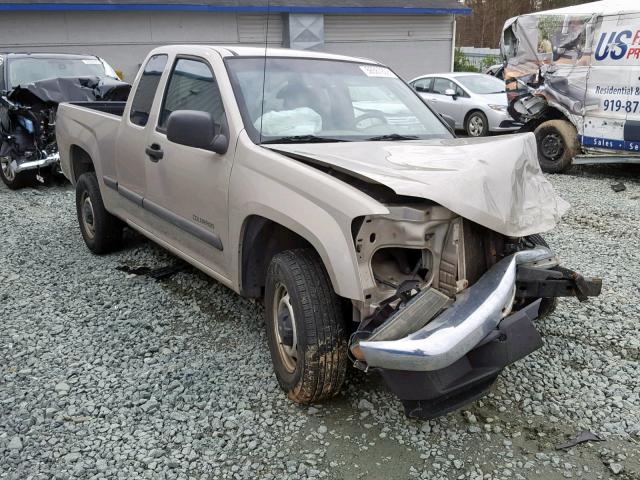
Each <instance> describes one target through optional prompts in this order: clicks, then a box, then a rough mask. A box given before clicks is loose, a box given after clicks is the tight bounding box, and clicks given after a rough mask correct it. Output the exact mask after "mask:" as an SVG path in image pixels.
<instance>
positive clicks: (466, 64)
mask: <svg viewBox="0 0 640 480" xmlns="http://www.w3.org/2000/svg"><path fill="white" fill-rule="evenodd" d="M453 71H454V72H477V71H478V69H477V68H476V67H475V66H474V65H473V63H471V62H470V61H469V59H468V58H467V56H466V55H465V54H464V53H462V50H460V49H459V48H456V51H455V52H454V54H453Z"/></svg>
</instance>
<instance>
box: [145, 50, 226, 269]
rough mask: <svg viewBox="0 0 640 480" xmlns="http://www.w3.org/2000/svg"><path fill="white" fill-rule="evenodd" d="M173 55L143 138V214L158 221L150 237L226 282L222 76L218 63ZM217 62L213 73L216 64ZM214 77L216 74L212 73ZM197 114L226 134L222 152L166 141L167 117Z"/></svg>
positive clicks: (215, 59)
mask: <svg viewBox="0 0 640 480" xmlns="http://www.w3.org/2000/svg"><path fill="white" fill-rule="evenodd" d="M207 57H208V58H204V56H203V57H198V56H181V55H177V56H175V58H173V59H172V67H171V71H170V73H169V77H168V79H167V82H166V87H165V89H164V96H163V98H162V103H161V105H160V109H159V112H158V115H157V121H156V122H155V123H156V124H155V128H154V129H153V130H152V131H151V132H150V135H149V137H147V147H146V148H147V149H150V150H147V152H148V153H149V154H148V158H147V162H146V164H145V165H146V169H145V175H146V179H147V193H146V195H145V200H144V206H145V210H149V211H151V212H152V213H153V214H154V215H155V216H156V218H157V220H158V221H157V222H156V224H155V225H154V227H155V228H154V233H155V234H156V235H158V236H159V237H160V238H161V239H163V240H165V241H167V242H168V243H170V244H171V245H173V246H175V247H177V248H178V249H179V250H181V251H182V252H183V253H185V254H187V255H188V256H190V257H192V258H193V259H195V260H196V261H198V262H200V263H201V264H203V265H204V266H206V267H208V268H210V269H212V270H213V271H214V272H215V273H217V274H219V275H220V276H222V277H224V278H228V273H229V265H228V261H227V259H228V257H229V256H228V255H226V254H225V248H228V247H229V245H228V235H229V233H228V230H229V227H228V223H229V216H228V189H229V177H230V175H231V167H232V164H233V156H234V151H235V141H234V140H233V139H234V138H235V136H234V134H235V132H231V133H230V132H229V126H228V122H227V116H226V114H225V107H224V102H223V99H222V95H221V93H220V88H219V86H218V82H217V78H218V77H224V78H226V77H225V75H226V73H225V71H224V65H223V64H222V59H221V58H220V57H219V56H217V54H215V53H211V54H208V55H207ZM216 62H217V71H216V68H215V67H214V64H216ZM216 73H217V75H216ZM178 110H198V111H203V112H207V113H209V114H211V116H212V118H213V120H214V122H215V123H216V124H217V125H218V126H219V128H221V129H222V131H223V132H225V133H226V134H227V136H228V137H229V139H230V146H229V149H228V151H227V153H225V154H218V153H214V152H212V151H209V150H204V149H198V148H192V147H187V146H184V145H178V144H175V143H173V142H170V141H169V140H167V135H166V128H167V123H168V120H169V116H170V115H171V113H173V112H175V111H178Z"/></svg>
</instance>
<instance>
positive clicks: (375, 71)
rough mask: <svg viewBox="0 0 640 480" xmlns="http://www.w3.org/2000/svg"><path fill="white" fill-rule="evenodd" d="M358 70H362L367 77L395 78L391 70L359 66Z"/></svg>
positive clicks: (375, 66)
mask: <svg viewBox="0 0 640 480" xmlns="http://www.w3.org/2000/svg"><path fill="white" fill-rule="evenodd" d="M360 70H362V71H363V72H364V74H365V75H366V76H367V77H386V78H396V75H395V73H393V72H392V71H391V70H389V69H388V68H385V67H379V66H377V65H360Z"/></svg>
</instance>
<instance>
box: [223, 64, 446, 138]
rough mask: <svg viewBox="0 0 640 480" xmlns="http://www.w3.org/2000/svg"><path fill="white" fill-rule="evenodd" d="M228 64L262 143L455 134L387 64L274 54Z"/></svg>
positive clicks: (239, 97) (243, 107) (250, 126)
mask: <svg viewBox="0 0 640 480" xmlns="http://www.w3.org/2000/svg"><path fill="white" fill-rule="evenodd" d="M226 63H227V68H228V70H229V74H230V77H231V81H232V84H233V88H234V92H235V95H236V98H237V100H238V104H239V106H240V111H241V113H242V116H243V120H244V124H245V128H246V129H247V132H248V133H249V135H250V137H251V138H252V140H253V141H254V142H255V143H277V142H280V141H287V142H299V143H308V142H319V141H375V140H407V139H429V138H450V137H451V133H450V132H449V131H448V130H447V128H446V127H445V126H444V124H443V123H442V121H441V120H440V119H439V118H438V117H436V115H435V114H434V113H433V112H432V111H431V110H429V108H428V107H427V106H426V105H425V104H424V103H423V101H422V100H421V99H420V98H419V97H418V96H417V95H416V94H415V93H414V92H413V90H411V88H409V87H408V86H407V85H406V84H405V83H404V82H403V81H402V80H400V79H399V78H398V77H397V76H396V75H395V74H394V73H393V72H392V71H391V70H389V69H388V68H386V67H382V66H377V65H369V64H361V63H355V62H347V61H334V60H323V59H306V58H275V57H271V58H267V59H266V61H265V58H264V57H263V58H248V57H245V58H242V57H235V58H233V57H231V58H228V59H227V61H226ZM263 79H264V82H263ZM263 98H264V101H262V99H263Z"/></svg>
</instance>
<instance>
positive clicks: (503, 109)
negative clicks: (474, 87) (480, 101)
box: [489, 105, 507, 112]
mask: <svg viewBox="0 0 640 480" xmlns="http://www.w3.org/2000/svg"><path fill="white" fill-rule="evenodd" d="M489 108H490V109H491V110H495V111H496V112H506V111H507V107H505V106H504V105H489Z"/></svg>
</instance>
